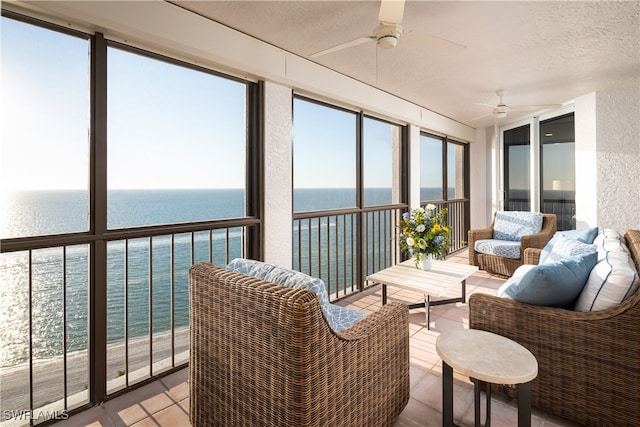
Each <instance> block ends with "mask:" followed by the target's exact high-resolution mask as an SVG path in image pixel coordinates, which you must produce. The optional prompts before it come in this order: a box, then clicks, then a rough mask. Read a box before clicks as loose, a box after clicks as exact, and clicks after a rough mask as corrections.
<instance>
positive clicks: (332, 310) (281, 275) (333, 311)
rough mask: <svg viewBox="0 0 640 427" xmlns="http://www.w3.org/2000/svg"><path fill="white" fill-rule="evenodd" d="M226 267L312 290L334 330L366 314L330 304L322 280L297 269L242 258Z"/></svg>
mask: <svg viewBox="0 0 640 427" xmlns="http://www.w3.org/2000/svg"><path fill="white" fill-rule="evenodd" d="M227 269H229V270H233V271H236V272H238V273H242V274H246V275H248V276H252V277H256V278H258V279H262V280H266V281H267V282H271V283H277V284H279V285H282V286H286V287H288V288H291V289H307V290H310V291H312V292H314V293H315V294H316V295H317V296H318V301H319V302H320V308H321V309H322V314H323V315H324V317H325V319H327V322H328V323H329V326H331V329H333V330H334V331H337V332H340V331H342V330H344V329H347V328H348V327H350V326H351V325H353V324H354V323H356V322H358V321H359V320H361V319H363V318H364V317H365V316H366V315H365V314H364V313H362V312H360V311H358V310H353V309H351V308H347V307H340V306H337V305H335V304H331V303H330V302H329V295H328V294H327V288H326V286H325V284H324V282H323V281H322V280H321V279H318V278H315V277H311V276H309V275H307V274H304V273H301V272H299V271H295V270H290V269H288V268H283V267H279V266H277V265H273V264H268V263H265V262H261V261H255V260H250V259H242V258H236V259H234V260H233V261H231V262H230V263H229V264H228V265H227Z"/></svg>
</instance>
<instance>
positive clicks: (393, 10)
mask: <svg viewBox="0 0 640 427" xmlns="http://www.w3.org/2000/svg"><path fill="white" fill-rule="evenodd" d="M403 14H404V0H381V1H380V13H379V14H378V20H379V21H380V22H385V23H387V24H401V23H402V15H403Z"/></svg>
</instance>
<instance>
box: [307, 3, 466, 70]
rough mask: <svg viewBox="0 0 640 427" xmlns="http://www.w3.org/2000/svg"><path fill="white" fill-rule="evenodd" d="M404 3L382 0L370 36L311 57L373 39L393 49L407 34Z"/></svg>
mask: <svg viewBox="0 0 640 427" xmlns="http://www.w3.org/2000/svg"><path fill="white" fill-rule="evenodd" d="M404 3H405V0H381V1H380V12H379V13H378V20H379V21H380V23H379V24H378V25H377V26H376V27H375V28H374V29H373V33H372V34H371V35H370V36H363V37H359V38H357V39H354V40H351V41H348V42H345V43H341V44H339V45H337V46H333V47H330V48H328V49H324V50H321V51H319V52H316V53H313V54H311V55H309V57H310V58H316V57H318V56H322V55H327V54H330V53H333V52H337V51H340V50H343V49H347V48H350V47H353V46H358V45H360V44H364V43H368V42H371V41H375V42H376V43H377V44H378V46H379V47H380V48H382V49H393V48H394V47H396V46H397V45H398V42H399V41H400V39H401V38H402V36H403V35H404V34H405V31H404V28H403V27H402V15H403V14H404ZM430 37H432V38H434V39H436V40H438V41H441V42H446V43H448V44H450V45H452V46H456V47H458V48H463V49H464V48H466V46H463V45H461V44H458V43H455V42H452V41H449V40H445V39H442V38H440V37H436V36H430Z"/></svg>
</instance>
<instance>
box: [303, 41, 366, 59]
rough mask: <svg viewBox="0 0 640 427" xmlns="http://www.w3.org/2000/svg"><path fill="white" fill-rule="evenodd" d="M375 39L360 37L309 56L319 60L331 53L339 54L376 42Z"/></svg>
mask: <svg viewBox="0 0 640 427" xmlns="http://www.w3.org/2000/svg"><path fill="white" fill-rule="evenodd" d="M375 39H376V38H375V37H373V36H367V37H360V38H357V39H355V40H351V41H348V42H346V43H341V44H339V45H337V46H333V47H330V48H329V49H324V50H321V51H320V52H316V53H313V54H311V55H309V58H317V57H318V56H322V55H327V54H329V53H333V52H337V51H339V50H342V49H347V48H350V47H353V46H358V45H360V44H363V43H366V42H370V41H375Z"/></svg>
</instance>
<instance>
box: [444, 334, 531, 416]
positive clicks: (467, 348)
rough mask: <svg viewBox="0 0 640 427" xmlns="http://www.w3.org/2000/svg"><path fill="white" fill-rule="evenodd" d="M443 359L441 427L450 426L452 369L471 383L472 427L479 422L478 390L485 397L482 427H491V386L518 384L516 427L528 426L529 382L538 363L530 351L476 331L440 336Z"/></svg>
mask: <svg viewBox="0 0 640 427" xmlns="http://www.w3.org/2000/svg"><path fill="white" fill-rule="evenodd" d="M436 350H437V352H438V355H439V356H440V357H441V358H442V425H443V426H446V427H449V426H454V425H455V424H454V423H453V369H455V370H456V371H458V372H460V373H461V374H464V375H467V376H469V377H470V378H471V380H472V381H473V383H474V404H475V425H476V427H479V426H480V425H481V422H480V390H481V387H482V386H483V385H484V386H485V387H486V394H487V410H486V422H485V427H489V426H490V425H491V384H492V383H494V384H517V387H518V426H519V427H524V426H527V427H529V426H531V381H532V380H533V379H534V378H535V377H536V376H537V375H538V361H537V360H536V358H535V357H534V356H533V354H531V352H530V351H529V350H527V349H526V348H524V347H523V346H521V345H520V344H518V343H516V342H515V341H512V340H510V339H508V338H505V337H503V336H500V335H497V334H494V333H491V332H486V331H480V330H476V329H461V330H456V331H449V332H444V333H442V334H441V335H440V336H439V337H438V339H437V340H436Z"/></svg>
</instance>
